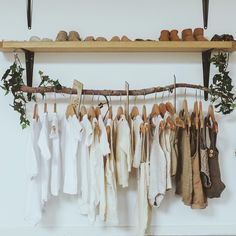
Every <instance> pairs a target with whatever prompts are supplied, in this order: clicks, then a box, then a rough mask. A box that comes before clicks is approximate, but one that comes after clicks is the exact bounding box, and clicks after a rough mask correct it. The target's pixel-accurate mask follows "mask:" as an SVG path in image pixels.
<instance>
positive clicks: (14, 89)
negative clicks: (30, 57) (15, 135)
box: [1, 60, 62, 129]
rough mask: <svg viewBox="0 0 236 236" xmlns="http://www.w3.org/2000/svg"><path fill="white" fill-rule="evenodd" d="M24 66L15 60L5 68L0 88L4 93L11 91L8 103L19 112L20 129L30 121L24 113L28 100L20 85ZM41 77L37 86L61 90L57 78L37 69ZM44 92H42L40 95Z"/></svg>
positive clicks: (22, 83) (22, 81)
mask: <svg viewBox="0 0 236 236" xmlns="http://www.w3.org/2000/svg"><path fill="white" fill-rule="evenodd" d="M23 72H24V68H22V66H21V64H20V63H17V60H15V62H14V63H13V64H12V65H11V66H10V68H9V69H7V70H6V72H5V73H4V75H3V76H2V82H3V85H2V86H1V88H2V89H3V90H4V91H5V95H8V94H9V93H12V95H13V103H12V104H11V105H10V106H11V107H12V108H13V109H14V110H15V111H17V112H18V113H19V114H20V125H21V127H22V129H25V128H26V127H28V126H29V125H30V121H29V119H28V118H27V115H26V104H27V103H28V102H29V101H28V100H27V98H26V96H25V95H24V93H23V92H22V91H20V89H21V87H22V86H24V85H25V83H24V80H23ZM39 75H40V77H41V82H40V84H39V87H42V86H52V87H54V88H55V91H57V90H61V89H62V86H61V84H60V83H59V81H58V80H52V79H50V78H49V76H47V75H44V74H43V72H42V71H39ZM44 95H45V94H44V93H43V94H42V96H44ZM32 99H33V100H35V101H36V99H35V96H32Z"/></svg>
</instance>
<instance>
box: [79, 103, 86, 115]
mask: <svg viewBox="0 0 236 236" xmlns="http://www.w3.org/2000/svg"><path fill="white" fill-rule="evenodd" d="M80 114H81V116H82V117H83V116H84V115H86V114H87V109H86V107H85V105H83V106H82V107H81V111H80Z"/></svg>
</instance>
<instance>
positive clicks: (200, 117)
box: [199, 100, 204, 129]
mask: <svg viewBox="0 0 236 236" xmlns="http://www.w3.org/2000/svg"><path fill="white" fill-rule="evenodd" d="M199 123H200V128H201V129H203V127H204V118H203V108H202V101H201V100H200V101H199Z"/></svg>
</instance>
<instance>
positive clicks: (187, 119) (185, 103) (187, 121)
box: [183, 88, 191, 128]
mask: <svg viewBox="0 0 236 236" xmlns="http://www.w3.org/2000/svg"><path fill="white" fill-rule="evenodd" d="M183 109H184V114H185V116H186V125H188V127H189V128H190V127H191V118H190V116H189V112H188V101H187V99H186V88H185V98H184V101H183Z"/></svg>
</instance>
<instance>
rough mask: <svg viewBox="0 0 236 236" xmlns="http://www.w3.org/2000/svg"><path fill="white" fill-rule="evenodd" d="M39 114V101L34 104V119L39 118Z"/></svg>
mask: <svg viewBox="0 0 236 236" xmlns="http://www.w3.org/2000/svg"><path fill="white" fill-rule="evenodd" d="M38 118H39V116H38V104H37V102H36V103H35V104H34V112H33V119H34V120H38Z"/></svg>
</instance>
